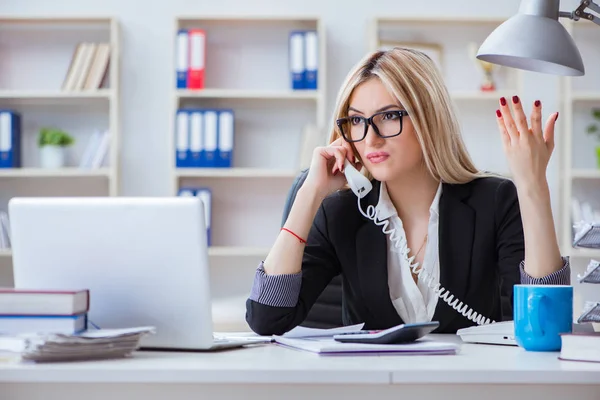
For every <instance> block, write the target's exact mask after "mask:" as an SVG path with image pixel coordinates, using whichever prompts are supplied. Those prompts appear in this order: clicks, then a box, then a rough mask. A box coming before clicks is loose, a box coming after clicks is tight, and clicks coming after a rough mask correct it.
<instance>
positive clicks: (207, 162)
mask: <svg viewBox="0 0 600 400" xmlns="http://www.w3.org/2000/svg"><path fill="white" fill-rule="evenodd" d="M218 124H219V121H218V110H210V109H206V110H204V165H203V166H204V167H208V168H214V167H216V166H217V146H218V132H219V130H218V129H219V128H218Z"/></svg>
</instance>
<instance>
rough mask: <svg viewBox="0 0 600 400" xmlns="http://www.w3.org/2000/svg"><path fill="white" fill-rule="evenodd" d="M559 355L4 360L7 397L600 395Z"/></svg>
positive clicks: (586, 367)
mask: <svg viewBox="0 0 600 400" xmlns="http://www.w3.org/2000/svg"><path fill="white" fill-rule="evenodd" d="M434 336H435V337H436V338H438V339H440V340H458V341H460V339H458V338H457V337H456V336H453V335H449V336H448V335H434ZM557 355H558V353H531V352H526V351H524V350H522V349H521V348H517V347H503V346H488V345H474V344H463V345H462V349H461V353H460V354H458V355H452V356H398V355H395V356H394V355H386V356H329V357H325V356H319V355H316V354H312V353H307V352H302V351H298V350H293V349H287V348H283V347H280V346H277V345H274V344H267V345H258V346H253V347H247V348H243V349H235V350H226V351H221V352H211V353H168V352H166V353H165V352H160V353H159V352H137V353H135V355H134V357H132V358H129V359H122V360H107V361H95V362H78V363H54V364H39V365H34V364H19V363H0V398H1V399H2V400H4V399H10V400H21V399H27V400H38V399H61V400H69V399H77V400H80V399H82V398H85V399H86V400H96V399H98V400H100V399H102V400H107V399H109V400H118V399H144V400H158V399H161V400H162V399H167V400H179V399H192V398H194V399H205V398H215V399H224V398H227V399H229V398H238V399H261V400H262V399H267V398H285V399H303V400H306V399H309V398H328V399H334V398H341V399H361V400H364V399H365V398H367V399H368V398H369V397H371V398H372V397H373V396H376V397H377V400H379V399H395V400H398V399H401V398H404V399H406V398H420V399H438V398H439V399H442V398H443V399H459V398H460V399H480V398H485V400H500V399H502V400H506V399H510V398H514V399H521V398H522V399H542V398H543V399H544V400H550V399H561V400H564V399H577V400H587V399H595V400H598V399H600V363H581V362H571V361H560V360H558V359H557ZM407 396H408V397H407ZM412 396H415V397H412ZM416 396H419V397H416Z"/></svg>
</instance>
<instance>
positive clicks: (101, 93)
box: [0, 89, 113, 100]
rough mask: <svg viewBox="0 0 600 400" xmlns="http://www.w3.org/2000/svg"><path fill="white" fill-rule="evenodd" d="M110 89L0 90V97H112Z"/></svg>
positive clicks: (51, 98) (50, 98)
mask: <svg viewBox="0 0 600 400" xmlns="http://www.w3.org/2000/svg"><path fill="white" fill-rule="evenodd" d="M112 94H113V91H112V90H110V89H98V90H79V91H71V92H67V91H30V90H0V99H49V100H53V99H107V100H108V99H110V97H111V96H112Z"/></svg>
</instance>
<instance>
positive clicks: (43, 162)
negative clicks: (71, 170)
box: [38, 128, 75, 168]
mask: <svg viewBox="0 0 600 400" xmlns="http://www.w3.org/2000/svg"><path fill="white" fill-rule="evenodd" d="M74 142H75V140H74V139H73V137H72V136H71V135H69V134H68V133H66V132H65V131H63V130H61V129H57V128H42V129H40V135H39V140H38V145H39V147H40V166H41V167H42V168H62V167H64V166H65V164H66V149H67V147H68V146H70V145H72V144H73V143H74Z"/></svg>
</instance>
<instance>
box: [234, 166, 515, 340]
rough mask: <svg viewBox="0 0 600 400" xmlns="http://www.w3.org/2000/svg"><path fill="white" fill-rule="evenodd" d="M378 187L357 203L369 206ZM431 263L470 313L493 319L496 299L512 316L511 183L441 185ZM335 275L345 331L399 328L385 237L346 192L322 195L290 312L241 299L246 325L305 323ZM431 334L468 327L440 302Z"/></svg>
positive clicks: (268, 327)
mask: <svg viewBox="0 0 600 400" xmlns="http://www.w3.org/2000/svg"><path fill="white" fill-rule="evenodd" d="M379 188H380V183H379V182H377V181H375V180H373V190H372V191H371V192H370V193H369V194H368V195H367V196H366V197H365V198H364V199H362V200H361V204H362V209H363V210H364V211H366V207H367V206H368V205H373V206H375V205H376V204H377V202H378V200H379ZM439 214H440V217H439V258H440V260H439V261H440V284H441V286H442V287H444V288H446V289H448V291H449V292H450V293H451V294H453V295H454V296H455V298H458V299H459V300H460V301H462V302H463V303H464V304H467V305H468V306H470V307H471V308H473V309H474V310H475V311H476V312H477V313H480V314H483V315H484V316H486V317H488V318H490V319H493V320H495V321H501V320H502V315H503V310H502V302H501V293H503V294H504V295H505V296H507V298H508V300H509V301H508V303H509V304H510V307H511V310H504V315H507V314H508V315H511V313H512V304H513V301H512V300H513V299H512V287H513V285H515V284H517V283H520V271H519V264H520V263H521V261H522V260H523V259H524V255H525V246H524V238H523V227H522V222H521V215H520V210H519V203H518V199H517V191H516V187H515V185H514V184H513V182H512V181H510V180H508V179H503V178H498V177H485V178H478V179H475V180H474V181H472V182H470V183H466V184H457V185H455V184H443V187H442V195H441V197H440V201H439ZM337 274H341V275H342V279H343V302H342V303H343V304H342V306H343V321H344V324H345V325H350V324H357V323H363V322H364V323H365V326H364V329H386V328H389V327H392V326H395V325H399V324H402V323H403V321H402V319H401V318H400V316H399V315H398V313H397V311H396V309H395V308H394V306H393V304H392V301H391V298H390V292H389V287H388V276H387V239H386V236H385V234H384V233H383V232H382V230H381V227H380V226H377V225H375V224H374V223H373V221H372V220H369V219H368V218H365V217H364V216H363V215H362V214H361V213H360V212H359V211H358V208H357V198H356V197H355V195H354V194H353V193H352V192H351V191H350V190H342V191H339V192H336V193H335V194H332V195H331V196H329V197H327V198H326V199H325V200H324V201H323V203H322V204H321V207H320V208H319V210H318V212H317V214H316V216H315V219H314V222H313V225H312V228H311V230H310V233H309V236H308V238H307V244H306V248H305V250H304V256H303V261H302V286H301V289H300V296H299V299H298V303H297V305H296V306H295V307H272V306H267V305H263V304H260V303H257V302H255V301H253V300H250V299H248V300H247V303H246V320H247V322H248V324H249V326H250V327H251V329H252V330H253V331H255V332H257V333H259V334H262V335H270V334H283V333H284V332H287V331H289V330H291V329H292V328H294V327H296V326H297V325H299V324H300V323H302V321H303V320H304V318H305V317H306V315H307V314H308V311H309V310H310V308H311V307H312V305H313V304H314V302H315V300H316V299H317V297H318V296H319V295H320V294H321V292H322V291H323V289H324V288H325V287H326V286H327V284H328V283H329V282H330V281H331V279H332V278H333V277H334V276H336V275H337ZM433 320H434V321H439V322H440V326H439V328H438V329H436V331H435V332H437V333H455V332H456V331H457V330H458V329H460V328H464V327H467V326H471V325H475V323H474V322H472V321H470V320H468V319H467V318H466V317H464V316H462V315H460V314H459V313H458V312H457V311H455V310H453V309H452V308H451V307H450V306H448V305H447V304H446V303H445V302H444V301H442V300H441V299H440V300H439V301H438V303H437V307H436V310H435V313H434V316H433Z"/></svg>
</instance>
